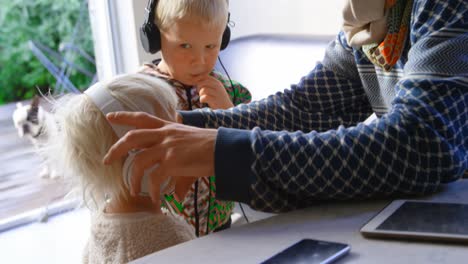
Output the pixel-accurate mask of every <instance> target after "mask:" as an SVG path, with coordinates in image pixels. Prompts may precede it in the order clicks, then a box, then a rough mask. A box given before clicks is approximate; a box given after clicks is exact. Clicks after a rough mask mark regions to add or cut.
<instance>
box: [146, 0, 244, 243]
mask: <svg viewBox="0 0 468 264" xmlns="http://www.w3.org/2000/svg"><path fill="white" fill-rule="evenodd" d="M148 11H149V13H148V14H147V15H148V16H147V21H146V22H145V25H144V27H142V31H143V33H142V40H143V43H144V46H145V48H146V49H147V50H148V51H150V52H152V53H154V52H157V51H159V49H160V51H161V59H160V60H156V61H154V62H153V63H151V64H145V66H144V68H143V69H142V72H143V73H146V74H150V75H153V76H157V77H160V78H164V79H166V80H167V81H168V82H169V83H170V84H171V85H172V87H173V89H174V90H175V92H176V94H177V97H178V109H179V110H193V109H197V108H202V107H210V108H214V109H227V108H230V107H232V106H234V105H237V104H240V103H248V102H250V100H251V95H250V92H249V91H248V90H247V89H246V88H245V87H243V86H242V85H241V84H239V83H238V82H235V81H232V80H230V79H229V78H226V77H225V76H223V75H222V74H220V73H218V72H216V71H214V66H215V63H216V60H217V58H218V55H219V51H220V49H221V48H225V47H226V46H227V44H228V43H229V37H230V31H229V27H228V26H227V23H228V19H229V18H228V17H229V13H228V2H227V1H226V0H159V1H150V2H149V5H148ZM193 158H194V159H196V158H197V157H193ZM178 187H179V188H178V190H180V192H179V191H178V192H176V193H177V194H179V195H176V194H175V193H174V194H172V195H167V196H166V201H167V202H169V204H171V206H172V209H173V211H175V212H176V213H177V214H179V215H181V216H183V217H184V218H185V219H186V220H187V221H188V222H189V223H190V224H191V225H192V226H194V228H195V233H196V235H197V236H202V235H205V234H208V233H210V232H213V231H218V230H222V229H225V228H228V227H229V226H230V223H231V222H230V221H231V218H230V216H231V212H232V210H233V207H234V204H233V203H232V202H229V201H219V200H216V199H215V195H216V186H215V177H214V176H212V177H205V178H201V179H198V180H190V179H189V180H187V179H186V178H184V179H178Z"/></svg>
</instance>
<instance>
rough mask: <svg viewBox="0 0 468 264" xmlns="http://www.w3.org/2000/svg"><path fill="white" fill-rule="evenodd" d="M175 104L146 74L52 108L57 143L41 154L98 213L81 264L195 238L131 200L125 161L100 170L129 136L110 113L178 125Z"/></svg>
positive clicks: (175, 221) (140, 200)
mask: <svg viewBox="0 0 468 264" xmlns="http://www.w3.org/2000/svg"><path fill="white" fill-rule="evenodd" d="M176 105H177V97H176V95H175V93H174V91H173V89H172V88H171V87H170V86H169V85H168V84H167V83H166V82H165V81H164V80H161V79H159V78H154V77H151V76H148V75H145V74H141V73H136V74H128V75H122V76H118V77H116V78H114V79H112V80H111V81H110V82H107V83H98V84H96V85H93V86H92V87H90V88H89V89H88V90H87V91H85V93H84V94H70V95H66V96H64V97H63V98H60V99H58V100H57V101H56V102H55V107H54V108H55V109H54V117H55V119H56V122H57V125H58V130H56V131H49V132H50V133H51V134H52V135H53V136H51V137H50V141H49V142H48V143H47V146H48V147H47V148H46V149H44V152H45V154H46V156H47V157H48V159H49V160H50V161H51V162H54V164H61V165H62V166H63V168H66V170H64V171H67V172H68V175H67V176H70V177H72V178H73V179H74V180H75V182H76V183H77V185H76V187H77V188H78V189H79V193H80V194H81V195H82V198H83V200H84V202H85V203H86V204H87V205H88V207H91V208H93V210H92V221H91V232H90V237H89V240H88V243H87V245H86V248H85V250H84V259H83V261H84V263H126V262H128V261H131V260H133V259H136V258H139V257H143V256H145V255H147V254H150V253H153V252H155V251H158V250H161V249H164V248H167V247H170V246H173V245H176V244H178V243H181V242H185V241H188V240H191V239H193V238H194V237H195V236H194V230H193V228H192V227H191V226H190V225H188V224H187V223H186V222H185V221H184V220H183V219H180V217H175V216H174V215H171V214H167V213H163V212H161V208H160V207H159V206H156V205H154V204H153V203H152V201H151V198H150V197H148V196H131V195H130V194H129V190H128V188H127V186H126V185H125V182H124V180H123V179H124V175H123V164H124V160H121V161H120V162H117V163H115V164H113V165H112V166H104V165H103V164H102V158H103V156H104V154H105V153H106V151H107V149H108V148H109V147H110V146H111V145H112V144H113V143H115V142H116V141H117V140H118V139H119V137H120V136H122V135H123V134H125V132H127V131H128V130H129V129H130V128H129V127H122V126H115V125H114V126H111V125H110V123H108V122H107V120H106V119H105V113H106V112H109V111H118V110H121V111H142V112H147V113H151V114H154V115H156V116H159V117H161V118H164V119H166V120H174V119H175V115H176V112H175V111H176ZM170 188H171V186H170V185H169V187H168V188H167V190H168V191H169V189H170Z"/></svg>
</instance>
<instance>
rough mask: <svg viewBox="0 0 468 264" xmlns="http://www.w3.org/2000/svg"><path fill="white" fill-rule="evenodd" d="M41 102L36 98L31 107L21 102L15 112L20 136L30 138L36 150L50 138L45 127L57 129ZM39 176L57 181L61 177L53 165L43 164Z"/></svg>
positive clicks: (15, 120) (14, 115)
mask: <svg viewBox="0 0 468 264" xmlns="http://www.w3.org/2000/svg"><path fill="white" fill-rule="evenodd" d="M39 101H40V99H39V97H38V96H36V97H34V99H33V100H32V102H31V104H30V105H23V104H22V103H20V102H19V103H17V104H16V109H15V111H14V112H13V123H14V125H15V128H16V130H17V131H18V136H19V137H21V138H23V137H27V138H29V140H30V141H31V142H32V144H33V145H34V147H35V148H36V149H38V148H39V147H40V146H41V144H44V142H45V141H46V139H47V137H48V136H49V133H48V132H47V130H46V129H45V127H47V128H48V129H55V128H56V125H55V121H54V118H53V115H52V114H50V113H49V112H47V111H45V110H44V108H43V107H41V106H40V105H39ZM39 176H40V177H42V178H51V179H56V178H58V177H60V176H61V175H60V173H59V172H58V170H57V169H55V168H54V166H52V164H48V163H46V162H43V164H42V169H41V171H40V172H39Z"/></svg>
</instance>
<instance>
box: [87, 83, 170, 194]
mask: <svg viewBox="0 0 468 264" xmlns="http://www.w3.org/2000/svg"><path fill="white" fill-rule="evenodd" d="M84 94H86V95H87V96H88V97H89V98H90V99H91V101H93V103H94V104H95V105H96V106H97V107H98V108H99V110H101V112H102V113H103V114H104V115H106V114H108V113H110V112H117V111H125V110H127V109H126V108H124V107H123V105H122V104H121V103H120V102H119V101H118V100H117V99H115V98H114V97H113V96H112V95H111V94H110V93H109V91H108V90H107V88H106V87H104V86H102V85H101V84H100V83H99V82H97V83H95V84H93V85H92V86H91V87H89V88H88V89H87V90H86V91H84ZM138 104H139V105H143V107H145V108H146V109H145V112H148V113H150V114H152V115H154V111H153V108H152V106H151V105H150V104H147V103H146V102H138ZM108 123H109V125H110V126H111V127H112V130H114V132H115V134H117V136H118V137H119V138H121V137H123V136H124V135H125V134H126V133H127V132H128V131H130V130H132V129H133V127H129V126H122V125H116V124H112V123H110V122H108ZM136 153H137V152H129V153H128V157H127V158H126V159H125V161H124V164H123V167H122V177H123V181H124V184H125V185H126V186H127V188H130V178H131V173H132V167H133V160H134V158H135V155H136ZM155 168H157V166H153V168H151V169H150V170H149V171H145V176H144V177H143V178H142V181H141V192H140V195H143V196H148V195H149V186H150V184H149V176H148V174H149V173H150V171H151V170H154V169H155ZM168 183H169V180H168V181H166V182H164V183H163V184H162V186H161V193H163V191H167V190H166V187H167V186H168Z"/></svg>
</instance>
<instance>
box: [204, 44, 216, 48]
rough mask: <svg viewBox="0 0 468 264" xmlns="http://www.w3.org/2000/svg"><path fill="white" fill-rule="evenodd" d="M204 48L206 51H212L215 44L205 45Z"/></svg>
mask: <svg viewBox="0 0 468 264" xmlns="http://www.w3.org/2000/svg"><path fill="white" fill-rule="evenodd" d="M206 48H207V49H214V48H216V45H215V44H210V45H206Z"/></svg>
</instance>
